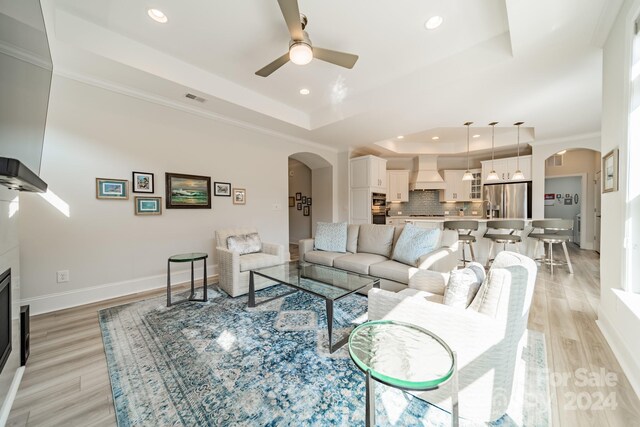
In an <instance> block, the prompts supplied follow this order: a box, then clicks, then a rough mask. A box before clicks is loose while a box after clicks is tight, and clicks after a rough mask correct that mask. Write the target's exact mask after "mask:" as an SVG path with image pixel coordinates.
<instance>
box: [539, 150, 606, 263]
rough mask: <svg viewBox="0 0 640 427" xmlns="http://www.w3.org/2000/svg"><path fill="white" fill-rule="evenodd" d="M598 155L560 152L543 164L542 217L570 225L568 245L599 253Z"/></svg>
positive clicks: (599, 167) (586, 151)
mask: <svg viewBox="0 0 640 427" xmlns="http://www.w3.org/2000/svg"><path fill="white" fill-rule="evenodd" d="M600 165H601V162H600V152H599V151H596V150H593V149H589V148H570V149H562V150H559V151H557V152H556V153H554V154H552V155H550V156H549V157H547V158H546V160H545V167H544V170H545V174H544V178H545V179H544V193H545V200H544V217H545V218H562V219H571V220H573V221H574V230H573V238H572V241H573V243H575V244H576V245H577V246H578V247H580V248H581V249H589V250H597V251H598V250H599V242H600V224H599V221H600V181H599V177H600V169H601V166H600Z"/></svg>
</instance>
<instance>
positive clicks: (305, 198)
mask: <svg viewBox="0 0 640 427" xmlns="http://www.w3.org/2000/svg"><path fill="white" fill-rule="evenodd" d="M302 204H303V205H306V204H307V196H302Z"/></svg>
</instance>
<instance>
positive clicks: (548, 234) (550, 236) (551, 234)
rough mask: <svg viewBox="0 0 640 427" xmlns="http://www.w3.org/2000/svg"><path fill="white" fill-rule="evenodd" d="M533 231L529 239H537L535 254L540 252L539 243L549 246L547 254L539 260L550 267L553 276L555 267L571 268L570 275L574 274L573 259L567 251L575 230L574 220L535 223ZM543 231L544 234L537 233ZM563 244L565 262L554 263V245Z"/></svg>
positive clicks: (545, 220) (550, 220) (546, 220)
mask: <svg viewBox="0 0 640 427" xmlns="http://www.w3.org/2000/svg"><path fill="white" fill-rule="evenodd" d="M531 225H532V227H533V231H532V232H531V233H530V234H529V237H532V238H534V239H536V246H535V249H534V252H533V253H534V254H535V253H536V252H537V250H538V243H540V242H542V244H545V243H546V244H547V245H548V246H547V253H546V256H545V257H543V258H539V259H537V261H541V262H542V263H544V264H547V265H549V268H550V270H551V274H552V275H553V266H554V265H566V266H567V267H568V268H569V274H573V266H572V265H571V259H570V258H569V251H568V250H567V242H568V241H569V238H570V234H571V233H570V232H571V231H572V230H573V220H572V219H544V220H538V221H533V222H532V223H531ZM537 230H542V232H537ZM558 243H560V244H562V250H563V251H564V257H565V259H566V261H565V262H562V261H554V259H553V245H554V244H558Z"/></svg>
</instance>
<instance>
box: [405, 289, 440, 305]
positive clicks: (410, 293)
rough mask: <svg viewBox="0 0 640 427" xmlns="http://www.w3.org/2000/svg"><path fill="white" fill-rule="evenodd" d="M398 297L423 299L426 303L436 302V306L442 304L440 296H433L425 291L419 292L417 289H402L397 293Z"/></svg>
mask: <svg viewBox="0 0 640 427" xmlns="http://www.w3.org/2000/svg"><path fill="white" fill-rule="evenodd" d="M398 295H402V296H403V297H405V298H424V299H426V300H427V301H431V302H437V303H438V304H442V295H438V294H433V293H431V292H427V291H420V290H418V289H411V288H408V289H403V290H401V291H400V292H398Z"/></svg>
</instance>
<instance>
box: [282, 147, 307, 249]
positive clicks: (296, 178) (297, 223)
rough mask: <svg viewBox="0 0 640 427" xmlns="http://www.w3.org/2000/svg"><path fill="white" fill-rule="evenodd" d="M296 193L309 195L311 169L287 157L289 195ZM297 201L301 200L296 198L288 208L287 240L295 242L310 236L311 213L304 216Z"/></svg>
mask: <svg viewBox="0 0 640 427" xmlns="http://www.w3.org/2000/svg"><path fill="white" fill-rule="evenodd" d="M296 193H301V195H302V196H306V197H310V196H311V169H309V167H308V166H307V165H305V164H303V163H301V162H299V161H297V160H294V159H289V196H290V197H292V196H293V197H295V195H296ZM298 203H302V202H300V201H298V200H296V201H295V203H294V205H293V207H290V208H289V242H291V243H296V244H297V243H298V241H299V240H300V239H308V238H309V237H311V215H309V216H304V206H303V210H298V208H297V205H298ZM311 203H313V198H312V200H311ZM287 206H288V205H287ZM309 208H310V209H311V208H312V206H310V207H309Z"/></svg>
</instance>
